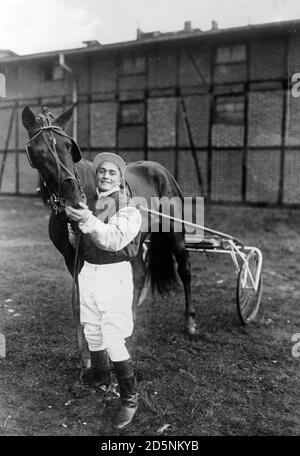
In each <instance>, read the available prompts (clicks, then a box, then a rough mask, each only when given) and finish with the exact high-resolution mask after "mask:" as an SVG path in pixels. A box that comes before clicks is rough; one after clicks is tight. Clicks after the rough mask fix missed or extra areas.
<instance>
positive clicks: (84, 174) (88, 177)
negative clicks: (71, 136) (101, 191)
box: [77, 159, 96, 209]
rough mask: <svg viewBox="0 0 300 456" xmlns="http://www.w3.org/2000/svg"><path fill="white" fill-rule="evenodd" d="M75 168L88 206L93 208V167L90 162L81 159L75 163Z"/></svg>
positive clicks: (94, 193)
mask: <svg viewBox="0 0 300 456" xmlns="http://www.w3.org/2000/svg"><path fill="white" fill-rule="evenodd" d="M77 169H78V173H79V177H80V184H81V187H82V189H83V192H84V193H85V195H86V197H87V198H88V202H87V203H88V206H89V207H90V209H93V206H94V202H95V195H96V175H95V171H94V169H93V165H92V162H90V161H88V160H86V159H82V160H80V162H79V163H78V164H77Z"/></svg>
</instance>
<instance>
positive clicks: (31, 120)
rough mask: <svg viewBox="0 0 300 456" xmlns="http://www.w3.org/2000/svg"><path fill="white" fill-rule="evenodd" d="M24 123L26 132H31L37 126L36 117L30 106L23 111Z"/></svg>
mask: <svg viewBox="0 0 300 456" xmlns="http://www.w3.org/2000/svg"><path fill="white" fill-rule="evenodd" d="M22 122H23V125H24V127H25V128H26V130H30V129H32V128H34V127H35V126H36V120H35V115H34V114H33V112H32V111H31V109H30V108H29V107H28V106H26V107H25V108H24V109H23V111H22Z"/></svg>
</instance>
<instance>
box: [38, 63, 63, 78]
mask: <svg viewBox="0 0 300 456" xmlns="http://www.w3.org/2000/svg"><path fill="white" fill-rule="evenodd" d="M63 77H64V70H63V68H62V67H61V66H59V65H51V64H48V65H45V66H44V67H43V79H44V81H60V80H62V79H63Z"/></svg>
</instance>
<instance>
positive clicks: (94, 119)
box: [90, 102, 117, 147]
mask: <svg viewBox="0 0 300 456" xmlns="http://www.w3.org/2000/svg"><path fill="white" fill-rule="evenodd" d="M90 109H91V146H92V147H115V146H116V120H117V105H116V103H115V102H103V103H92V104H91V106H90Z"/></svg>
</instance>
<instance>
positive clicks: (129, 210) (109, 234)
mask: <svg viewBox="0 0 300 456" xmlns="http://www.w3.org/2000/svg"><path fill="white" fill-rule="evenodd" d="M119 190H120V188H119V186H118V187H114V188H113V189H111V190H109V191H107V192H99V191H98V192H97V194H98V199H100V198H101V196H109V195H110V194H112V193H114V192H116V191H119ZM141 224H142V216H141V213H140V211H139V210H138V209H136V207H132V206H126V207H124V208H121V209H119V210H118V212H117V213H116V214H114V215H113V216H112V217H111V218H110V219H109V221H108V223H103V222H102V221H101V220H99V219H98V218H97V217H95V216H94V215H93V214H92V212H91V214H90V216H89V218H88V219H87V220H86V221H85V222H79V224H78V226H79V229H80V230H81V231H82V233H84V234H88V235H89V236H90V238H91V240H92V241H93V243H94V244H95V246H96V247H98V248H100V249H104V250H109V251H113V252H117V251H118V250H121V249H123V248H124V247H126V245H128V244H129V243H130V242H131V241H132V240H133V239H134V238H135V237H136V235H137V234H138V232H139V230H140V228H141ZM70 242H71V243H72V244H73V242H72V241H71V239H70ZM73 245H74V244H73Z"/></svg>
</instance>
